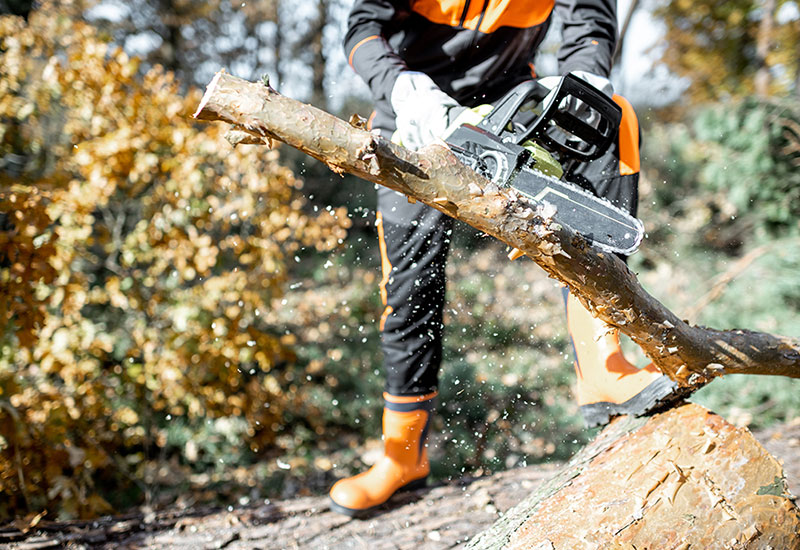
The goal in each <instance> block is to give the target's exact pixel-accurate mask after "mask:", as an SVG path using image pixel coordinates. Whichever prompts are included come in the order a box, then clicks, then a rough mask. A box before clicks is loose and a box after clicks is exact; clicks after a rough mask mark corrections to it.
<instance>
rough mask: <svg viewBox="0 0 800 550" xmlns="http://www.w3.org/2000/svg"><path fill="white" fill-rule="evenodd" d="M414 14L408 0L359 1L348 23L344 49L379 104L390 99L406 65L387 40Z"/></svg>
mask: <svg viewBox="0 0 800 550" xmlns="http://www.w3.org/2000/svg"><path fill="white" fill-rule="evenodd" d="M409 11H410V8H409V5H408V1H405V2H403V1H392V0H356V2H355V3H354V5H353V9H352V10H351V12H350V17H349V18H348V21H347V34H346V35H345V39H344V50H345V55H346V56H347V59H348V62H349V63H350V66H352V67H353V69H354V70H355V71H356V73H357V74H358V75H359V76H360V77H361V78H362V79H364V82H366V83H367V86H369V89H370V90H371V91H372V96H373V98H374V99H375V100H376V101H380V100H388V99H389V98H390V96H391V94H392V87H393V86H394V82H395V80H397V76H398V75H399V74H400V72H402V71H404V70H407V67H406V64H405V62H404V61H403V60H402V59H401V58H400V56H398V55H397V53H396V52H394V51H393V50H392V48H391V46H389V43H388V42H387V41H386V37H387V36H388V31H389V29H391V28H392V26H393V25H395V24H396V23H397V21H398V20H400V19H401V18H403V17H404V16H405V15H407V14H408V12H409Z"/></svg>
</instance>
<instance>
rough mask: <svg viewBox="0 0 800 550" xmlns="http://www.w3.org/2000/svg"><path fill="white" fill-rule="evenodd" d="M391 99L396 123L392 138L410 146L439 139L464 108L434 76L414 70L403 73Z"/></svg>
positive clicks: (413, 147)
mask: <svg viewBox="0 0 800 550" xmlns="http://www.w3.org/2000/svg"><path fill="white" fill-rule="evenodd" d="M390 101H391V104H392V108H393V109H394V113H395V117H396V118H395V124H396V125H397V132H395V136H394V137H393V139H392V141H395V142H396V143H399V144H400V145H402V146H403V147H406V148H409V149H419V148H420V147H422V146H423V145H428V144H429V143H433V142H434V141H436V140H437V139H440V138H441V137H442V136H444V134H445V131H446V130H447V127H448V126H449V125H450V122H451V121H452V120H454V119H455V118H456V116H457V115H458V113H460V112H461V111H462V110H463V107H461V106H460V105H459V104H458V102H457V101H456V100H455V99H453V98H452V97H450V96H449V95H447V94H446V93H444V92H443V91H442V90H440V89H439V87H438V86H437V85H436V83H435V82H434V81H433V80H431V77H429V76H428V75H426V74H425V73H420V72H415V71H404V72H402V73H400V76H398V77H397V80H396V81H395V83H394V87H393V88H392V96H391V98H390Z"/></svg>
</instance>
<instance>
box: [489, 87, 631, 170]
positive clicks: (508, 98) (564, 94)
mask: <svg viewBox="0 0 800 550" xmlns="http://www.w3.org/2000/svg"><path fill="white" fill-rule="evenodd" d="M552 92H553V94H552V96H551V98H550V101H549V102H548V104H547V105H544V106H543V110H542V113H541V114H540V115H539V116H538V117H537V118H536V119H535V120H534V121H533V122H532V123H531V124H530V125H528V127H527V128H524V129H521V130H520V129H517V128H515V127H514V125H513V124H512V125H509V122H511V120H512V119H513V117H514V115H516V114H517V112H518V111H519V109H520V107H522V105H523V104H524V103H525V102H527V101H528V100H535V101H538V102H541V101H542V100H544V99H545V98H546V97H547V96H548V94H550V93H551V90H549V89H548V88H546V87H544V86H542V85H541V84H539V83H538V82H536V81H535V80H526V81H525V82H522V83H520V84H518V85H517V86H515V87H514V88H513V89H512V90H511V91H510V92H509V93H507V94H506V95H505V96H503V98H502V99H500V101H499V102H498V103H497V104H495V107H494V108H493V109H492V112H491V113H489V114H488V115H487V116H486V117H485V118H484V119H483V120H482V121H481V122H480V124H478V127H479V128H482V129H484V130H487V131H489V132H491V133H493V134H495V135H497V136H498V137H500V139H501V140H503V141H513V142H514V143H516V144H522V143H524V142H525V141H527V140H529V139H533V140H535V141H538V142H539V143H541V144H542V145H544V147H545V148H546V149H548V150H549V151H550V152H551V153H558V154H559V156H560V157H562V158H569V159H575V160H578V161H589V160H594V159H596V158H598V157H600V156H602V155H603V154H604V153H605V152H606V151H607V150H608V148H609V146H611V144H612V143H613V141H614V140H615V139H616V137H617V132H618V130H619V123H620V120H621V118H622V110H621V109H620V108H619V106H618V105H617V104H616V103H614V101H613V100H612V99H611V98H609V97H608V96H607V95H605V94H604V93H603V92H601V91H600V90H598V89H597V88H595V87H594V86H592V85H591V84H589V83H588V82H586V81H584V80H582V79H580V78H578V77H576V76H575V75H572V74H566V75H564V76H563V77H562V78H561V80H560V81H559V83H558V86H556V88H555V89H554V90H553V91H552ZM569 97H571V98H574V99H577V100H580V101H581V102H583V103H584V104H585V105H586V106H588V108H589V109H591V110H592V111H593V114H594V115H595V116H594V117H593V118H596V119H597V123H596V124H588V123H587V122H586V121H584V120H582V119H581V118H580V117H578V116H576V115H575V114H574V113H572V112H570V111H569V110H567V109H562V108H561V105H562V103H563V100H564V99H566V98H569Z"/></svg>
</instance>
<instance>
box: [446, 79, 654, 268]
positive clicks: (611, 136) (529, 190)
mask: <svg viewBox="0 0 800 550" xmlns="http://www.w3.org/2000/svg"><path fill="white" fill-rule="evenodd" d="M546 97H547V98H548V101H547V104H546V105H542V106H541V107H542V109H541V112H540V114H538V115H537V114H535V112H533V111H530V110H527V111H526V109H521V108H522V107H523V105H526V104H531V103H532V102H534V101H535V102H536V103H540V102H542V100H543V99H545V98H546ZM575 100H578V101H579V102H580V103H579V104H578V105H580V107H579V109H580V112H581V115H577V114H575V113H574V112H573V110H571V109H567V108H565V106H566V105H568V104H569V102H573V105H576V103H574V102H575ZM621 117H622V112H621V110H620V108H619V107H618V106H617V104H616V103H614V102H613V101H612V100H611V99H610V98H609V97H608V96H606V95H605V94H603V93H602V92H600V91H599V90H597V89H596V88H594V87H593V86H591V85H590V84H588V83H586V82H584V81H583V80H581V79H579V78H577V77H575V76H573V75H570V74H568V75H566V76H564V77H563V78H562V79H561V81H560V83H559V85H558V86H557V87H556V88H555V89H554V90H553V91H552V93H551V90H549V89H548V88H546V87H544V86H542V85H540V84H538V83H537V82H536V81H532V80H530V81H526V82H523V83H521V84H519V85H518V86H516V87H515V88H514V89H512V90H511V91H510V92H509V93H508V94H506V95H505V96H504V97H503V98H502V99H501V100H500V101H499V102H497V103H496V104H495V105H494V107H493V108H492V110H491V111H490V112H489V113H488V114H487V115H486V116H485V117H484V118H483V119H482V120H481V121H480V122H479V123H477V124H462V125H460V126H458V127H457V128H456V129H455V130H454V131H453V132H452V133H451V134H450V135H449V137H447V138H446V140H445V141H446V142H447V144H448V145H449V146H450V148H451V149H452V151H453V153H454V154H455V155H456V156H457V157H458V158H459V160H461V162H463V163H464V164H466V165H467V166H469V167H470V168H472V169H473V170H474V171H475V172H477V173H478V174H480V175H482V176H484V177H485V178H487V179H489V180H491V181H492V182H494V183H495V184H496V185H498V186H500V187H511V188H513V189H515V190H516V191H517V192H518V193H519V194H520V195H522V196H524V197H525V198H526V199H527V200H529V201H531V202H532V203H533V204H545V203H549V204H550V205H552V206H553V207H555V215H554V221H555V222H556V223H558V224H561V225H564V226H567V227H569V228H570V229H572V230H573V231H575V232H577V233H579V234H581V235H582V236H583V237H584V238H586V239H587V240H588V241H590V242H591V243H592V244H593V245H595V246H597V247H598V248H600V249H602V250H605V251H608V252H614V253H619V254H632V253H633V252H635V251H636V249H637V248H638V247H639V243H641V241H642V237H643V236H644V226H643V225H642V222H641V221H639V220H638V219H637V218H635V217H633V216H631V215H630V214H628V213H627V212H625V211H624V210H622V209H620V208H618V207H616V206H615V205H613V204H612V203H611V202H609V201H608V200H605V199H602V198H599V197H597V196H596V195H594V194H593V193H591V192H590V191H587V190H585V189H584V188H583V187H580V186H579V185H576V184H574V183H570V182H568V181H563V180H560V179H557V178H556V177H553V176H552V175H547V173H545V172H548V171H549V172H551V173H552V169H551V170H547V167H546V165H545V164H544V163H543V160H544V158H543V157H540V158H537V155H535V154H533V153H532V152H531V150H530V149H531V147H530V145H531V143H530V142H531V141H533V144H534V146H535V147H536V146H538V147H541V148H543V149H544V150H545V151H547V152H548V153H550V154H552V155H555V156H556V157H557V158H558V161H559V162H560V163H562V164H563V163H564V162H567V161H577V162H588V161H591V160H595V159H597V158H599V157H601V156H602V155H603V154H604V153H605V152H606V151H607V150H608V148H609V146H610V145H611V144H612V143H613V141H614V140H615V139H616V138H617V132H618V130H619V123H620V119H621ZM523 144H524V145H525V146H523ZM544 157H549V158H552V157H550V155H547V154H546V153H545V155H544ZM537 165H538V166H537Z"/></svg>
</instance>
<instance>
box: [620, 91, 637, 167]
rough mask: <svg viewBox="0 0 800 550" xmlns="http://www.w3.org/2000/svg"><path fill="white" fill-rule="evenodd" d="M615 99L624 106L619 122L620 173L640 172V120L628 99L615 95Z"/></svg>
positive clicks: (621, 106)
mask: <svg viewBox="0 0 800 550" xmlns="http://www.w3.org/2000/svg"><path fill="white" fill-rule="evenodd" d="M614 101H615V102H616V103H617V105H619V106H620V108H622V120H621V121H620V123H619V174H620V175H621V176H628V175H631V174H638V173H639V120H638V119H637V118H636V112H635V111H634V110H633V107H632V106H631V104H630V103H629V102H628V100H627V99H625V98H624V97H622V96H621V95H615V96H614Z"/></svg>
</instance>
